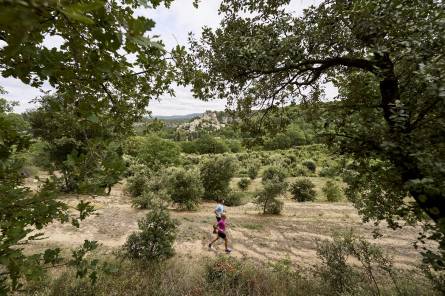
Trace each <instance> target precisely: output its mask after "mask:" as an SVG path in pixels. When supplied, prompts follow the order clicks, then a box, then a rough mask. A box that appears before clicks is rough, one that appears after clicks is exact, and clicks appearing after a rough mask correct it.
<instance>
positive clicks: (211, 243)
mask: <svg viewBox="0 0 445 296" xmlns="http://www.w3.org/2000/svg"><path fill="white" fill-rule="evenodd" d="M218 238H219V237H218V235H217V236H216V238H215V239H214V240H212V241H211V242H210V244H209V247H211V246H212V245H213V243H214V242H216V241H217V240H218Z"/></svg>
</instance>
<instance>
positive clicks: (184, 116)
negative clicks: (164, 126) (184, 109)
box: [147, 113, 202, 121]
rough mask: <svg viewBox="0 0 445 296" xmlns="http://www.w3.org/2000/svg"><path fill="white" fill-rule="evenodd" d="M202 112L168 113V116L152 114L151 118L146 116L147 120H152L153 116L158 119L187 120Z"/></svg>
mask: <svg viewBox="0 0 445 296" xmlns="http://www.w3.org/2000/svg"><path fill="white" fill-rule="evenodd" d="M201 115H202V113H192V114H186V115H170V116H155V115H153V116H152V117H151V118H147V119H148V120H153V119H155V118H157V119H160V120H167V121H169V120H189V119H192V118H194V117H198V116H201Z"/></svg>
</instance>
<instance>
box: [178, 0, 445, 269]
mask: <svg viewBox="0 0 445 296" xmlns="http://www.w3.org/2000/svg"><path fill="white" fill-rule="evenodd" d="M289 2H290V1H289V0H280V1H265V0H255V1H254V0H225V1H223V2H222V5H221V12H222V14H223V20H222V22H221V26H220V27H219V28H217V29H216V30H212V29H210V28H205V29H204V31H203V34H202V36H201V38H200V39H199V41H197V40H196V39H191V48H190V54H189V56H188V57H187V58H183V57H180V58H178V61H179V63H180V64H181V66H182V69H183V70H185V71H184V83H191V84H192V85H193V91H194V93H195V96H197V97H200V98H202V99H209V98H228V100H229V103H235V102H237V105H238V109H239V110H241V111H240V114H241V115H242V116H243V117H244V118H245V120H246V121H247V122H248V124H250V125H251V126H259V125H260V124H255V122H252V120H253V119H259V120H261V119H264V118H265V117H266V116H267V114H269V113H271V112H272V111H274V110H278V109H279V106H282V105H283V104H285V103H288V102H296V101H297V99H301V100H302V101H303V102H311V103H312V104H310V106H314V107H315V111H316V113H315V114H312V116H315V117H318V118H319V119H322V120H323V121H324V124H323V126H324V127H325V129H324V130H323V131H322V134H323V135H324V136H325V140H326V141H327V143H329V144H330V146H331V147H332V148H334V149H335V150H336V151H337V152H338V153H341V154H346V155H348V156H350V157H352V159H353V160H354V163H353V164H352V165H351V166H350V173H351V174H349V177H348V178H347V181H348V183H349V185H350V189H349V190H348V191H347V194H348V196H349V198H351V199H352V200H353V202H354V204H355V205H356V207H357V208H358V209H359V211H360V213H361V214H362V215H363V217H364V219H365V220H369V219H373V220H376V221H379V220H383V219H385V220H387V221H388V222H389V225H390V226H392V227H399V226H400V223H398V221H400V220H401V219H404V220H406V221H411V222H412V221H416V220H417V221H418V220H424V218H425V216H427V217H428V218H429V220H428V219H427V222H428V221H429V222H430V223H429V224H430V229H431V230H432V231H433V234H432V236H430V238H432V239H434V240H437V241H439V243H440V248H439V251H438V252H437V253H435V252H434V251H431V250H430V251H427V253H426V254H427V255H428V257H429V259H432V260H430V261H431V262H432V263H433V264H435V267H437V268H439V269H440V268H443V267H441V266H445V264H444V258H445V220H444V218H445V214H444V213H445V202H444V194H445V188H444V184H445V182H444V180H445V175H444V173H443V167H444V166H445V159H444V155H445V154H444V152H445V146H444V143H445V141H444V134H445V133H444V128H445V99H444V91H443V89H444V81H445V79H444V75H445V58H444V54H443V48H444V45H445V27H444V26H443V18H444V14H445V6H444V5H445V4H444V3H443V1H433V0H429V1H421V0H415V1H408V0H399V1H384V0H376V1H365V0H364V1H330V0H326V1H322V2H321V4H320V5H319V6H317V7H315V6H312V7H310V8H308V9H306V10H305V11H304V13H303V15H302V16H295V15H293V14H292V12H289V11H290V10H289V9H285V7H286V5H287V4H289ZM182 51H183V49H181V50H178V52H179V53H181V52H182ZM324 82H332V83H333V84H334V85H336V86H337V87H338V88H339V95H338V97H337V98H336V101H335V102H331V103H323V102H322V101H323V98H324V96H323V85H322V84H323V83H324ZM261 107H266V108H263V109H265V110H263V111H255V110H256V109H258V108H261ZM252 113H256V114H257V116H256V117H255V116H249V114H252ZM407 196H409V197H410V198H409V199H407V198H406V197H407Z"/></svg>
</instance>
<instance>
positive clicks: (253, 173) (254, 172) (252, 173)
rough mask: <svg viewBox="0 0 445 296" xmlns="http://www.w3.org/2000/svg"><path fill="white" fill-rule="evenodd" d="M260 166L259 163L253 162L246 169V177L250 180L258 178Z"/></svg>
mask: <svg viewBox="0 0 445 296" xmlns="http://www.w3.org/2000/svg"><path fill="white" fill-rule="evenodd" d="M260 167H261V164H260V163H259V162H253V163H252V164H250V165H249V166H248V167H247V175H248V176H249V178H250V179H252V180H253V179H255V178H256V177H257V176H258V172H259V170H260Z"/></svg>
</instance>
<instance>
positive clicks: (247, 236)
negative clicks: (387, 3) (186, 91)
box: [28, 178, 420, 268]
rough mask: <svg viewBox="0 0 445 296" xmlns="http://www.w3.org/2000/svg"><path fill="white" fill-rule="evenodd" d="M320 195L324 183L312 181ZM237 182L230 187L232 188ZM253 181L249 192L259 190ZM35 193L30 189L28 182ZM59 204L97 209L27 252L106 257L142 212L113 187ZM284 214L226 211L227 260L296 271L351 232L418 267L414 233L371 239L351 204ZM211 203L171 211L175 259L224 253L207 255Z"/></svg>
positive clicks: (53, 229)
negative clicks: (87, 246)
mask: <svg viewBox="0 0 445 296" xmlns="http://www.w3.org/2000/svg"><path fill="white" fill-rule="evenodd" d="M313 179H314V183H316V185H317V190H318V191H320V188H321V186H322V185H323V184H324V182H325V180H324V179H323V178H313ZM236 181H237V180H236V179H235V180H233V182H232V185H234V184H236ZM259 184H260V180H259V179H258V180H255V182H253V183H252V184H251V186H250V190H253V189H255V188H258V187H259V186H260V185H259ZM30 185H33V186H34V187H35V183H32V181H30ZM63 199H64V200H65V201H66V202H67V203H68V204H70V205H72V206H73V207H74V206H75V205H76V204H77V203H78V202H79V201H80V200H84V201H90V202H91V203H92V204H93V205H94V206H95V208H96V213H95V215H92V216H90V217H88V218H87V219H86V220H85V221H83V222H82V223H81V226H80V228H79V229H77V228H75V227H73V226H71V225H69V224H63V225H61V224H59V223H53V224H51V225H49V226H48V227H47V228H46V229H45V230H44V231H45V234H46V236H47V239H45V240H42V241H36V242H33V243H32V244H31V245H30V246H28V248H29V249H28V250H33V249H42V248H44V247H48V246H59V247H62V248H66V249H69V248H73V247H75V246H77V245H80V244H82V243H83V241H84V240H86V239H88V240H96V241H98V242H99V243H101V244H102V249H103V250H104V252H105V253H109V252H111V251H112V250H115V249H117V248H119V247H120V246H121V245H123V244H124V243H125V240H126V238H127V236H128V235H129V234H130V233H131V232H133V231H136V230H137V220H138V219H140V218H141V217H143V216H144V215H145V213H146V212H147V211H145V210H138V209H135V208H132V207H131V203H130V197H128V196H126V195H125V194H124V193H123V185H122V184H118V185H116V186H115V187H114V188H113V190H112V192H111V195H110V196H97V197H90V196H81V195H68V196H64V197H63ZM284 202H285V204H284V211H283V213H282V215H280V216H265V215H260V214H259V212H258V209H257V208H256V207H255V205H254V204H252V203H247V204H245V205H243V206H239V207H227V208H226V209H227V214H228V217H229V220H228V221H229V231H228V234H229V239H230V245H231V247H232V248H233V253H232V256H235V257H239V258H242V257H250V258H254V259H257V260H261V261H268V260H275V259H283V258H287V259H290V260H292V261H293V262H294V263H295V264H297V265H301V266H307V265H311V264H313V263H316V262H317V260H318V259H317V257H316V241H317V240H319V239H328V238H330V236H331V235H332V233H333V232H334V231H338V230H347V229H351V228H352V229H353V230H354V231H355V232H356V233H357V234H360V235H363V236H364V237H366V238H367V239H369V240H371V241H372V242H375V243H377V244H379V245H381V246H382V247H383V248H384V249H386V250H387V251H388V252H390V253H391V254H392V255H393V256H394V261H395V263H396V265H397V266H399V267H406V268H410V267H414V266H416V265H417V264H418V263H420V256H419V254H418V252H417V251H416V250H415V249H414V248H413V246H412V243H413V242H414V241H415V239H416V236H417V233H418V230H419V229H416V228H414V227H405V228H403V229H399V230H397V231H393V230H390V229H387V228H386V227H384V226H381V233H382V234H383V237H382V238H380V239H377V240H374V239H373V238H372V230H373V229H374V227H373V225H372V224H363V223H362V222H361V220H360V217H359V216H358V214H357V211H356V210H355V209H354V207H353V206H352V205H351V204H350V203H346V202H344V203H327V202H314V203H296V202H294V201H292V200H290V199H286V200H284ZM214 206H215V204H214V203H212V202H204V203H203V204H202V205H201V206H200V208H199V210H198V211H194V212H181V211H176V210H174V209H172V210H171V214H172V216H173V218H175V219H177V220H178V221H179V222H180V226H179V230H178V235H177V240H176V243H175V250H176V253H177V255H178V256H180V257H186V258H199V257H203V256H215V255H216V254H219V253H223V252H224V246H223V242H222V241H220V242H219V244H218V243H217V244H216V247H215V250H212V251H210V250H208V248H207V244H208V242H209V241H210V240H211V238H212V237H213V234H212V223H214V215H213V208H214Z"/></svg>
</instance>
